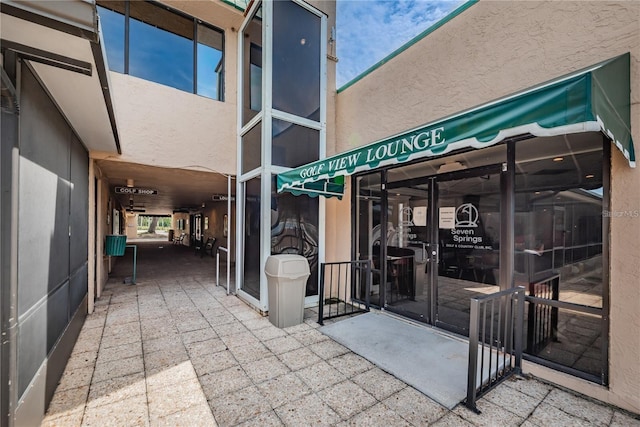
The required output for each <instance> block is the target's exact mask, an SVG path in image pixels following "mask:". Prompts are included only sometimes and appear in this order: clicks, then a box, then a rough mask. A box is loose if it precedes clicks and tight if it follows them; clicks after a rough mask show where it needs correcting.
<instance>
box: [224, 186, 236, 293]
mask: <svg viewBox="0 0 640 427" xmlns="http://www.w3.org/2000/svg"><path fill="white" fill-rule="evenodd" d="M229 230H231V175H227V248H226V250H227V295H229V286H230V284H231V233H230V232H229ZM236 289H237V288H236Z"/></svg>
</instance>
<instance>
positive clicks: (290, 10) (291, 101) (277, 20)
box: [273, 1, 322, 121]
mask: <svg viewBox="0 0 640 427" xmlns="http://www.w3.org/2000/svg"><path fill="white" fill-rule="evenodd" d="M321 22H322V21H321V19H320V17H319V16H317V15H315V14H313V13H311V12H310V11H308V10H306V9H305V8H303V7H302V6H300V5H298V4H296V3H294V2H291V1H276V2H274V3H273V108H274V109H277V110H281V111H284V112H287V113H291V114H295V115H297V116H301V117H306V118H308V119H311V120H315V121H319V120H320V27H321Z"/></svg>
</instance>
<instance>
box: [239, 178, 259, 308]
mask: <svg viewBox="0 0 640 427" xmlns="http://www.w3.org/2000/svg"><path fill="white" fill-rule="evenodd" d="M260 182H261V179H260V178H254V179H251V180H249V181H247V182H245V183H244V266H243V267H244V272H243V277H244V281H243V283H242V289H243V290H244V291H245V292H246V293H248V294H249V295H251V296H252V297H254V298H256V299H260V277H261V275H262V269H261V268H260V234H261V223H262V221H261V216H260Z"/></svg>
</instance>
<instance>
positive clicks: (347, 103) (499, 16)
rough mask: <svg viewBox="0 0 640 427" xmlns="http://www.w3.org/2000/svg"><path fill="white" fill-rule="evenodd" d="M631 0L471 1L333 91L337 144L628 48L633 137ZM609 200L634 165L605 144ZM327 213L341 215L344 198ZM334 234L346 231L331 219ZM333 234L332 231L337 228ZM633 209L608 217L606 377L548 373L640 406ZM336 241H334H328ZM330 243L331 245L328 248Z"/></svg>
mask: <svg viewBox="0 0 640 427" xmlns="http://www.w3.org/2000/svg"><path fill="white" fill-rule="evenodd" d="M638 22H640V3H638V2H566V1H563V2H553V3H545V2H502V1H499V2H493V1H481V2H479V3H477V4H475V5H473V6H472V7H470V8H469V9H467V10H466V11H464V12H463V13H462V14H460V15H459V16H457V17H455V18H454V19H453V20H451V21H450V22H449V23H447V24H445V25H444V26H443V27H441V28H439V29H437V30H435V31H434V32H433V33H431V34H430V35H428V36H427V37H426V38H424V39H422V40H421V41H419V42H417V43H415V44H414V45H413V46H411V47H409V48H408V49H407V50H406V51H404V52H403V53H401V54H400V55H399V56H397V57H395V58H393V59H391V60H390V61H389V62H388V63H386V64H385V65H384V66H382V67H381V68H379V69H377V70H375V71H373V72H372V73H371V74H369V75H367V76H366V77H364V78H362V79H361V80H360V81H358V82H356V83H355V84H353V85H352V86H351V87H349V88H347V89H346V90H344V91H343V92H341V93H339V94H338V97H337V116H336V117H337V120H338V123H337V126H338V127H337V129H338V131H337V150H338V151H344V150H347V149H350V148H353V147H356V146H360V145H363V144H367V143H370V142H373V141H375V140H378V139H381V138H384V137H387V136H390V135H393V134H396V133H398V132H401V131H403V130H407V129H410V128H413V127H415V126H418V125H421V124H424V123H428V122H429V121H432V120H435V119H438V118H441V117H444V116H446V115H449V114H453V113H456V112H459V111H461V110H465V109H468V108H471V107H474V106H476V105H480V104H484V103H486V102H488V101H491V100H493V99H496V98H499V97H502V96H505V95H508V94H511V93H514V92H517V91H519V90H522V89H525V88H528V87H531V86H534V85H536V84H539V83H542V82H545V81H547V80H550V79H553V78H555V77H559V76H562V75H565V74H567V73H570V72H572V71H576V70H579V69H582V68H585V67H588V66H590V65H593V64H596V63H598V62H601V61H603V60H606V59H609V58H612V57H615V56H617V55H621V54H623V53H626V52H630V53H631V92H632V93H631V100H632V108H631V117H632V132H633V137H634V139H635V141H636V144H638V141H640V105H639V102H640V25H638ZM612 152H613V155H612V182H611V209H612V210H614V211H616V210H617V211H631V212H633V211H634V210H635V212H637V210H638V208H639V206H640V192H638V191H637V190H636V191H630V189H637V188H638V187H639V184H640V175H639V172H638V171H637V170H635V169H631V168H629V166H628V164H627V162H626V160H625V159H624V157H623V156H622V155H621V154H620V153H619V152H618V151H617V150H616V149H615V148H614V149H613V150H612ZM335 216H336V217H339V218H349V216H350V202H349V201H348V199H347V201H346V202H342V203H340V204H339V205H337V208H336V210H335ZM335 231H336V237H335V239H334V241H335V242H338V243H339V242H344V238H342V239H341V238H339V237H338V236H340V235H342V236H344V235H349V234H346V233H345V231H344V227H343V226H341V227H337V226H336V227H335ZM337 233H340V234H337ZM639 242H640V218H634V217H623V218H614V219H612V220H611V248H610V256H611V265H610V289H611V290H610V298H611V305H610V307H611V316H610V321H611V326H610V358H609V362H610V379H609V384H610V385H609V388H608V390H607V389H606V388H602V387H599V388H598V387H594V386H592V385H589V384H586V383H584V382H581V381H575V380H572V379H570V378H568V377H566V376H562V375H554V374H552V373H549V372H548V371H544V370H541V371H540V372H537V373H538V374H540V375H547V376H548V377H549V378H552V379H553V380H554V381H557V382H560V383H561V384H565V385H567V386H569V387H572V388H574V389H577V390H578V391H582V392H585V393H587V394H590V395H592V396H595V397H597V398H600V399H603V400H606V401H609V402H611V403H614V404H616V405H619V406H622V407H624V408H626V409H630V410H633V411H635V412H639V413H640V363H638V361H639V360H640V333H639V332H638V331H640V290H639V289H640V287H639V286H638V277H640V243H639ZM338 246H339V244H338ZM334 251H336V252H337V251H338V249H336V248H334Z"/></svg>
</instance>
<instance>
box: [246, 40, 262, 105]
mask: <svg viewBox="0 0 640 427" xmlns="http://www.w3.org/2000/svg"><path fill="white" fill-rule="evenodd" d="M250 56H251V65H250V67H251V69H250V71H249V73H250V76H249V79H250V81H251V83H250V86H249V93H250V95H249V97H250V100H249V103H250V108H251V110H253V111H260V110H262V48H261V47H260V46H257V45H255V44H253V43H251V54H250Z"/></svg>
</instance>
